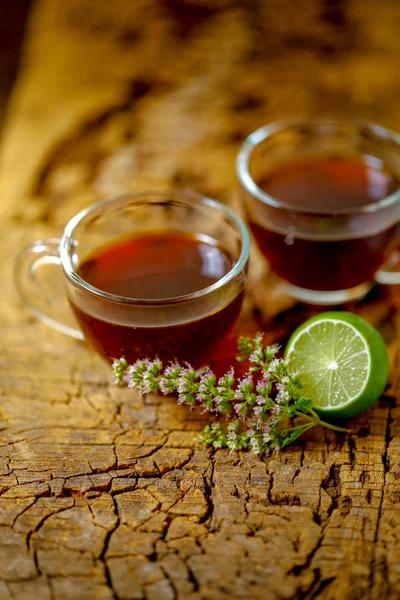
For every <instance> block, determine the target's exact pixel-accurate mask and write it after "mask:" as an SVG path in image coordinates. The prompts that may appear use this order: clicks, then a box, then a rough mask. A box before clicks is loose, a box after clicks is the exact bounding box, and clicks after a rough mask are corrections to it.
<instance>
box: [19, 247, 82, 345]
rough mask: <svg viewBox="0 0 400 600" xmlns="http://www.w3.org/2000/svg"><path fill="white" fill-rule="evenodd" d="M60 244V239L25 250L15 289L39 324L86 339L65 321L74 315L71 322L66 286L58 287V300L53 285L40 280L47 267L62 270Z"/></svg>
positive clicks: (21, 255)
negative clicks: (41, 273) (40, 274)
mask: <svg viewBox="0 0 400 600" xmlns="http://www.w3.org/2000/svg"><path fill="white" fill-rule="evenodd" d="M59 245H60V240H56V239H48V240H39V241H37V242H34V243H33V244H31V245H30V246H28V247H27V248H25V249H24V250H22V251H21V252H20V253H19V254H18V256H17V258H16V261H15V267H14V268H15V270H14V276H15V283H16V287H17V290H18V292H19V294H20V296H21V298H22V300H23V302H24V303H25V304H26V306H27V307H28V308H29V309H30V311H31V312H32V313H33V314H34V315H35V316H36V317H37V318H38V319H40V321H43V322H44V323H46V324H47V325H50V326H51V327H53V328H54V329H57V331H61V332H62V333H66V334H67V335H69V336H71V337H74V338H76V339H78V340H83V339H84V335H83V333H82V332H81V331H80V330H79V329H77V328H76V327H73V325H72V323H71V324H70V323H68V318H66V314H69V315H71V318H70V321H72V314H71V313H70V311H68V309H66V308H65V310H64V306H65V297H66V295H65V291H64V290H65V288H64V285H62V286H57V287H58V293H59V296H60V298H59V299H56V298H55V290H54V289H49V290H48V289H47V287H49V288H50V286H45V285H43V283H42V282H41V281H40V279H39V278H38V273H39V271H40V268H41V267H43V266H45V265H56V266H57V268H58V270H60V267H61V259H60V255H59ZM52 287H56V286H52ZM61 291H62V294H63V295H62V297H61ZM48 292H49V293H48ZM50 294H51V295H50ZM63 305H64V306H63Z"/></svg>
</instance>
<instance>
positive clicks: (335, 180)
mask: <svg viewBox="0 0 400 600" xmlns="http://www.w3.org/2000/svg"><path fill="white" fill-rule="evenodd" d="M256 183H257V185H258V187H259V188H261V189H262V190H263V191H264V192H266V193H267V194H268V195H270V196H272V197H273V198H275V199H277V200H278V201H280V202H283V203H287V204H290V205H291V206H292V207H294V208H293V209H292V210H293V211H295V209H296V207H298V208H299V209H300V210H302V211H304V210H306V211H310V212H312V213H313V218H314V219H315V223H316V225H315V230H316V232H317V234H316V235H315V236H310V237H308V236H304V235H302V233H301V232H296V230H294V231H292V229H290V228H289V229H288V230H287V231H283V230H280V231H277V230H274V228H273V227H270V224H269V223H267V222H264V221H263V219H262V216H261V215H262V212H261V209H260V219H258V215H257V213H256V211H253V214H252V215H249V221H250V228H251V230H252V232H253V234H254V237H255V238H256V240H257V243H258V245H259V247H260V249H261V251H262V252H263V254H264V255H265V256H266V258H267V259H268V260H269V262H270V264H271V267H272V269H273V270H274V271H275V272H276V273H277V274H278V275H280V276H281V277H282V278H283V279H285V280H286V281H287V282H288V283H291V284H292V285H295V286H297V287H300V288H304V289H309V290H320V291H331V290H346V289H350V288H355V287H356V286H358V285H360V284H363V283H365V282H368V281H371V280H372V279H373V276H374V274H375V272H376V271H377V270H378V269H379V267H380V266H381V265H382V264H383V263H384V262H385V260H386V259H387V258H388V256H389V254H390V252H391V250H392V249H393V246H394V245H395V243H396V241H397V239H396V237H397V235H396V234H397V232H396V225H393V224H391V225H390V226H386V228H385V227H384V226H383V228H380V229H379V228H378V231H376V230H375V231H372V233H369V232H368V231H363V230H361V231H360V226H358V227H357V222H356V221H353V222H352V223H350V234H349V233H347V234H346V235H344V236H342V235H340V234H339V235H338V236H337V237H335V235H331V234H330V232H329V224H330V223H331V224H332V227H335V216H334V214H335V212H336V211H341V210H343V209H349V210H350V209H351V211H354V213H355V214H354V215H352V217H351V218H352V219H355V220H357V210H358V209H362V208H363V207H365V206H367V205H369V204H372V203H375V202H378V201H379V200H382V199H383V198H386V197H387V196H389V195H390V194H392V193H394V192H396V191H397V190H398V189H399V187H400V180H399V177H398V176H396V175H395V174H394V173H391V172H389V171H388V170H386V169H385V168H384V167H383V165H382V162H381V161H380V160H378V159H376V158H373V157H362V156H359V157H357V156H348V157H346V156H336V155H311V154H310V155H304V156H298V157H297V158H294V159H293V160H290V161H287V162H285V163H281V164H279V165H277V166H275V167H274V168H273V169H271V170H270V171H268V172H266V173H265V174H263V175H262V176H261V177H258V178H257V179H256ZM319 210H321V215H320V219H319V220H318V211H319ZM330 210H332V215H330V216H329V219H328V218H327V215H326V214H325V215H324V214H323V213H324V212H325V213H326V212H327V211H330ZM371 219H374V217H371ZM318 228H319V229H318ZM375 229H376V228H375ZM324 231H326V233H327V235H326V239H324Z"/></svg>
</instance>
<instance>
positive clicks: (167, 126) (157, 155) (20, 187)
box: [0, 0, 400, 226]
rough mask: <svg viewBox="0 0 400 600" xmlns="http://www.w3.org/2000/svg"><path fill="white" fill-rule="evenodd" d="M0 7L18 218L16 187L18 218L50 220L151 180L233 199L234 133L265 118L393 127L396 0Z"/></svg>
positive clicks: (0, 82)
mask: <svg viewBox="0 0 400 600" xmlns="http://www.w3.org/2000/svg"><path fill="white" fill-rule="evenodd" d="M0 11H1V13H0V14H1V16H0V23H1V25H0V26H1V41H0V44H1V57H0V62H1V65H2V71H1V73H2V74H1V78H0V89H1V96H0V113H1V116H2V119H3V128H2V129H3V149H2V160H1V171H2V173H3V182H4V178H5V180H6V187H7V198H8V205H9V206H12V207H13V208H12V209H10V210H9V211H8V212H10V211H11V214H12V215H13V216H14V217H21V215H20V214H19V212H18V206H17V205H18V204H19V203H20V201H21V198H24V199H26V205H25V206H24V210H23V218H24V220H28V221H29V220H30V221H38V220H39V221H42V222H47V223H50V224H51V223H53V224H57V225H58V226H60V225H61V224H65V222H66V220H67V219H68V218H69V217H70V216H71V215H72V214H73V213H74V212H76V210H77V209H79V208H81V207H82V206H84V205H87V204H88V203H89V202H91V201H93V200H95V199H97V198H98V197H104V196H109V195H111V194H115V193H119V192H121V191H127V190H135V189H142V188H149V187H152V188H158V187H172V186H184V187H191V188H194V189H196V190H197V191H199V192H203V193H206V194H210V195H212V196H215V197H217V198H220V199H222V200H229V201H231V200H232V198H233V196H234V194H235V190H236V187H237V183H236V177H235V157H236V153H237V151H238V148H239V146H240V144H241V142H242V140H243V139H244V138H245V137H246V135H247V134H248V133H250V132H251V131H252V130H254V129H255V128H256V127H259V126H261V125H263V124H265V123H267V122H269V121H271V120H274V119H277V118H282V117H287V116H306V115H339V116H345V117H346V116H350V117H352V116H357V117H364V118H368V119H371V120H374V121H376V122H378V123H380V124H382V125H386V126H389V127H391V128H394V129H398V130H400V103H399V97H400V79H399V66H400V38H399V25H400V2H399V1H398V0H379V1H377V0H301V1H300V2H298V3H293V2H292V1H291V0H132V1H127V0H114V1H113V2H110V1H109V0H32V1H31V2H29V1H28V0H13V1H12V2H6V1H4V0H3V2H1V8H0ZM18 65H19V70H18ZM17 70H18V74H17ZM7 97H8V111H7V116H5V113H4V110H5V106H6V102H7ZM0 176H1V173H0Z"/></svg>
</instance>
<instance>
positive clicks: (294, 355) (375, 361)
mask: <svg viewBox="0 0 400 600" xmlns="http://www.w3.org/2000/svg"><path fill="white" fill-rule="evenodd" d="M285 356H286V358H288V360H289V365H290V370H291V372H296V373H298V375H299V377H300V380H301V382H302V385H303V387H302V393H303V394H304V396H306V397H307V398H310V399H311V400H312V402H313V407H314V409H315V410H316V412H318V413H319V414H320V416H324V417H325V418H329V417H330V418H332V419H335V418H347V417H353V416H355V415H358V414H360V413H361V412H363V411H364V410H366V409H368V408H370V407H371V406H372V405H373V404H374V403H375V402H376V400H377V399H378V398H379V396H380V395H381V393H382V392H383V390H384V388H385V385H386V383H387V378H388V355H387V350H386V346H385V343H384V341H383V339H382V337H381V335H380V334H379V333H378V331H377V330H376V329H374V328H373V327H372V326H371V325H370V324H369V323H367V322H366V321H365V320H364V319H362V318H361V317H359V316H358V315H355V314H353V313H349V312H340V311H335V312H324V313H321V314H319V315H317V316H316V317H313V318H312V319H310V320H309V321H307V322H306V323H304V324H303V325H301V326H300V327H299V328H298V329H297V330H296V331H295V332H294V333H293V334H292V336H291V338H290V339H289V342H288V344H287V347H286V352H285Z"/></svg>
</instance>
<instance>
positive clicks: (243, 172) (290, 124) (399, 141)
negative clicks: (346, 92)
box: [236, 118, 400, 215]
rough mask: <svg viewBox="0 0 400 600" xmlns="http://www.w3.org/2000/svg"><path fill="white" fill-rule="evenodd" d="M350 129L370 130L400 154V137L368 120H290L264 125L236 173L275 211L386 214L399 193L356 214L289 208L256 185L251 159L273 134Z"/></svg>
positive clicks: (244, 148) (239, 160) (252, 136)
mask: <svg viewBox="0 0 400 600" xmlns="http://www.w3.org/2000/svg"><path fill="white" fill-rule="evenodd" d="M304 126H311V127H313V126H314V127H316V128H317V127H321V126H322V127H324V126H325V127H349V126H355V127H358V128H360V129H361V128H363V129H367V130H368V131H369V132H370V133H371V134H372V135H374V136H376V137H378V136H380V137H383V138H385V139H387V140H390V141H392V142H394V143H395V144H396V145H397V146H398V148H399V153H400V135H399V134H397V133H396V132H394V131H391V130H390V129H386V128H385V127H381V126H380V125H376V124H375V123H372V122H370V121H367V120H363V119H330V118H315V119H307V118H303V119H287V120H283V121H274V122H272V123H269V124H268V125H264V126H263V127H260V128H259V129H256V130H255V131H253V132H252V133H251V134H250V135H249V136H248V137H247V138H246V139H245V141H244V142H243V144H242V146H241V148H240V150H239V153H238V155H237V159H236V171H237V176H238V178H239V181H240V183H241V185H242V186H243V188H244V189H245V190H246V191H247V192H248V193H249V194H251V195H252V196H255V197H256V198H258V200H260V201H261V202H264V203H265V204H268V205H269V206H272V207H274V208H279V209H284V210H286V211H289V212H296V213H301V214H309V215H316V214H318V215H359V214H362V213H374V212H378V211H379V210H382V209H383V208H387V207H389V206H391V205H394V204H396V203H398V202H399V201H400V190H397V191H396V192H394V193H393V194H390V195H389V196H386V197H385V198H382V199H381V200H378V201H377V202H373V203H371V204H366V205H365V206H363V207H361V208H357V209H356V210H354V209H352V208H340V209H330V208H318V209H317V208H315V209H313V208H303V207H301V206H298V205H294V204H289V203H287V202H282V201H281V200H278V199H277V198H275V197H273V196H270V195H269V194H267V193H266V192H264V191H263V190H262V189H261V188H260V187H258V185H257V184H256V183H255V181H254V179H253V178H252V176H251V174H250V159H251V155H252V153H253V151H254V150H255V149H256V148H257V147H258V146H259V145H260V144H262V143H263V142H264V141H265V140H266V139H268V138H269V137H270V136H271V135H272V134H274V133H278V132H280V131H284V130H285V129H290V128H294V127H304Z"/></svg>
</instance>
